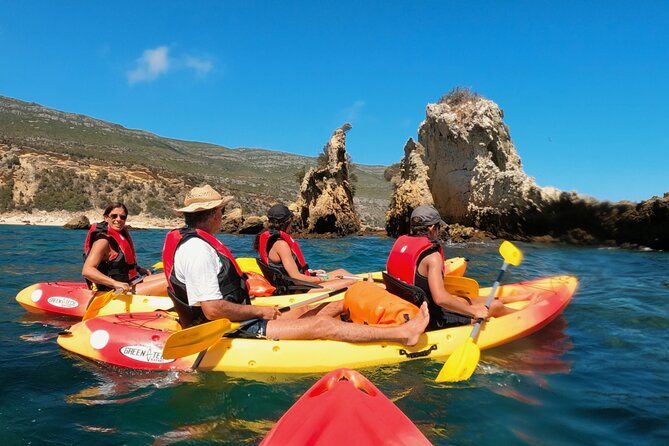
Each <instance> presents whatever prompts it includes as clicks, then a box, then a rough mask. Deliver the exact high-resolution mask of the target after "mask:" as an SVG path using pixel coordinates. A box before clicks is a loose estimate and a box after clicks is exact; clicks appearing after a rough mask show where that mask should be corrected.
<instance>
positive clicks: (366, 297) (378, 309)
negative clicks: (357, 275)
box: [344, 282, 420, 325]
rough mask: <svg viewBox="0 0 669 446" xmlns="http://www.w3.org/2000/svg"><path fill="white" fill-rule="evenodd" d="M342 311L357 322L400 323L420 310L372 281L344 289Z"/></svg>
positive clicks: (374, 323) (372, 323)
mask: <svg viewBox="0 0 669 446" xmlns="http://www.w3.org/2000/svg"><path fill="white" fill-rule="evenodd" d="M344 311H345V312H346V311H348V312H349V317H350V319H351V320H352V321H353V322H355V323H358V324H367V325H400V324H403V323H405V322H406V321H408V320H409V319H411V318H412V317H414V316H415V315H417V314H418V312H419V311H420V310H419V308H418V307H417V306H415V305H414V304H412V303H410V302H407V301H406V300H404V299H402V298H399V297H397V296H395V295H393V294H390V293H389V292H388V291H386V290H385V289H383V288H381V287H380V286H378V285H376V284H374V283H372V282H358V283H356V284H354V285H352V286H351V287H350V288H349V289H348V291H346V295H345V296H344Z"/></svg>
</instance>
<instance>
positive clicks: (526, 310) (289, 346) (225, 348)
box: [58, 276, 578, 374]
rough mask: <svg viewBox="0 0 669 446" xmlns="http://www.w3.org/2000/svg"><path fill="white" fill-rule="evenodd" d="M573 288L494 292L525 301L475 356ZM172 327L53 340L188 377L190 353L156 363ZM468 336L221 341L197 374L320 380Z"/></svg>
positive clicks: (532, 323) (451, 332)
mask: <svg viewBox="0 0 669 446" xmlns="http://www.w3.org/2000/svg"><path fill="white" fill-rule="evenodd" d="M577 285H578V279H577V278H576V277H573V276H554V277H547V278H542V279H537V280H531V281H526V282H519V283H515V284H508V285H501V286H500V287H499V289H498V292H497V296H511V295H513V296H522V297H524V298H526V299H528V300H522V301H518V302H514V303H512V304H508V305H509V306H512V307H514V308H517V309H519V311H517V312H515V313H513V314H509V315H506V316H502V317H498V318H491V319H490V320H489V321H488V322H486V324H485V325H484V326H483V327H484V328H483V329H482V330H481V332H480V335H479V338H478V342H477V344H478V345H479V347H480V348H481V349H486V348H491V347H495V346H497V345H500V344H504V343H507V342H511V341H513V340H515V339H518V338H520V337H523V336H527V335H528V334H530V333H533V332H535V331H537V330H539V329H540V328H542V327H543V326H545V325H546V324H548V323H549V322H551V321H552V320H553V319H554V318H555V317H557V316H558V315H559V314H560V313H561V312H562V310H563V309H564V308H565V307H566V306H567V305H568V304H569V302H570V301H571V298H572V296H573V294H574V292H575V291H576V288H577ZM479 292H480V295H481V296H487V294H488V293H489V292H490V289H489V288H481V289H480V291H479ZM179 328H180V327H179V324H178V323H177V321H176V318H175V317H174V316H173V315H170V314H169V313H165V312H150V313H130V314H117V315H110V316H103V317H96V318H92V319H89V320H86V321H84V322H80V323H78V324H75V325H74V326H72V327H71V328H70V329H69V332H68V333H66V334H62V335H60V336H59V337H58V344H59V345H60V346H61V347H63V348H64V349H66V350H69V351H72V352H74V353H77V354H79V355H81V356H84V357H86V358H89V359H92V360H95V361H100V362H104V363H108V364H113V365H116V366H122V367H129V368H134V369H149V370H188V369H191V368H192V367H193V364H194V363H195V361H196V359H197V357H198V355H197V354H192V355H189V356H186V357H183V358H176V359H165V358H163V357H162V351H163V346H164V344H165V341H166V339H167V337H168V336H169V335H170V334H171V333H173V332H174V331H176V330H178V329H179ZM471 329H472V327H471V326H461V327H454V328H447V329H442V330H437V331H432V332H428V333H424V334H423V335H421V337H420V340H419V342H418V344H417V345H415V346H413V347H406V346H403V345H400V344H396V343H389V342H379V343H360V344H353V343H347V342H338V341H326V340H312V341H296V340H265V339H240V338H226V337H222V338H221V339H220V340H218V341H216V342H215V343H214V344H213V345H212V346H211V347H210V348H209V349H208V350H207V351H206V354H205V355H204V357H203V358H202V360H201V362H200V364H199V366H198V369H199V370H211V371H223V372H229V373H235V374H248V373H259V374H295V373H323V372H326V371H330V370H333V369H336V368H339V367H348V368H360V367H369V366H377V365H382V364H395V363H401V362H405V361H410V360H414V359H419V358H428V359H430V358H439V359H440V360H443V359H444V358H445V357H447V356H448V355H450V354H451V353H452V352H453V351H454V350H455V349H456V348H457V347H459V346H460V345H462V343H463V342H465V340H466V339H467V338H468V337H469V335H470V334H471Z"/></svg>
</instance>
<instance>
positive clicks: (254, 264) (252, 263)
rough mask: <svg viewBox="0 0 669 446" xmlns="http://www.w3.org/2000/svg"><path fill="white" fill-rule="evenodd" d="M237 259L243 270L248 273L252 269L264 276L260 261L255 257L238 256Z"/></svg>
mask: <svg viewBox="0 0 669 446" xmlns="http://www.w3.org/2000/svg"><path fill="white" fill-rule="evenodd" d="M235 260H237V265H239V267H240V268H241V269H242V271H243V272H245V273H247V272H249V271H250V272H254V273H258V274H260V275H261V276H262V271H260V267H259V266H258V261H257V260H256V259H254V258H253V257H238V258H237V259H235Z"/></svg>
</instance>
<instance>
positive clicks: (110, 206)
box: [102, 201, 128, 217]
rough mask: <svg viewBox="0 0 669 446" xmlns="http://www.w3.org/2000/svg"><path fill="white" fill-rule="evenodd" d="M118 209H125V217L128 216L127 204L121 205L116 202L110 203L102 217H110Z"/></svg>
mask: <svg viewBox="0 0 669 446" xmlns="http://www.w3.org/2000/svg"><path fill="white" fill-rule="evenodd" d="M116 208H123V210H124V211H125V215H128V208H127V207H125V204H123V203H121V202H120V201H114V202H113V203H109V204H108V205H107V207H106V208H105V210H104V212H103V213H102V216H103V217H109V213H110V212H111V211H112V210H114V209H116Z"/></svg>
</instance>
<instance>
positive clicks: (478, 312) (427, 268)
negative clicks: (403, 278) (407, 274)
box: [419, 253, 488, 319]
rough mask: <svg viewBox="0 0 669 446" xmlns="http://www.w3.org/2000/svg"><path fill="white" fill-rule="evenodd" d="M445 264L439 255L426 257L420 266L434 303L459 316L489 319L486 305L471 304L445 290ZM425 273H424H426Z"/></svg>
mask: <svg viewBox="0 0 669 446" xmlns="http://www.w3.org/2000/svg"><path fill="white" fill-rule="evenodd" d="M442 267H443V263H442V261H441V256H440V255H439V254H438V253H434V254H430V255H429V256H427V257H425V258H424V259H423V261H422V262H421V264H420V265H419V272H420V273H421V275H424V276H427V281H428V284H429V285H430V292H431V294H432V299H434V303H436V304H437V305H439V306H440V307H442V308H445V309H446V310H448V311H452V312H454V313H458V314H464V315H467V316H472V317H473V318H475V319H478V318H483V319H485V318H487V317H488V309H487V308H486V307H485V305H481V304H469V303H468V302H467V301H466V300H465V299H462V298H460V297H458V296H454V295H452V294H450V293H449V292H448V291H446V289H445V288H444V276H443V275H442ZM423 271H424V272H425V273H424V272H423Z"/></svg>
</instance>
